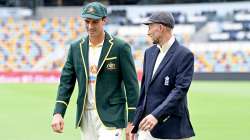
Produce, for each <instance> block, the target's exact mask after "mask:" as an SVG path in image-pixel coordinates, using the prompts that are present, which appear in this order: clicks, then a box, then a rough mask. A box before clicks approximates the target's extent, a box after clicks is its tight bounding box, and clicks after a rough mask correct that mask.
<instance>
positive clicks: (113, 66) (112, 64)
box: [106, 62, 116, 70]
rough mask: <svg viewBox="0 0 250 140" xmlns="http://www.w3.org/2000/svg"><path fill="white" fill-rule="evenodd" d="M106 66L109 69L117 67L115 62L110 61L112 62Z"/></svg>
mask: <svg viewBox="0 0 250 140" xmlns="http://www.w3.org/2000/svg"><path fill="white" fill-rule="evenodd" d="M106 68H107V69H108V70H114V69H116V65H115V63H112V62H110V63H108V64H107V67H106Z"/></svg>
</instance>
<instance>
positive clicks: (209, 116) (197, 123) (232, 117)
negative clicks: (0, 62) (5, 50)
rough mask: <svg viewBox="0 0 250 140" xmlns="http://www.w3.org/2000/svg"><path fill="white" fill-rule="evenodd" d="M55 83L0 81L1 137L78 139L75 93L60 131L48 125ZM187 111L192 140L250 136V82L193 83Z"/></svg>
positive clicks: (6, 139) (11, 139)
mask: <svg viewBox="0 0 250 140" xmlns="http://www.w3.org/2000/svg"><path fill="white" fill-rule="evenodd" d="M56 90H57V85H56V84H0V140H79V139H80V133H79V131H80V130H79V129H74V123H75V122H74V121H75V105H76V99H75V97H76V94H74V96H73V98H72V100H71V103H70V105H69V108H68V110H67V112H66V117H65V130H64V133H63V134H55V133H53V132H52V130H51V128H50V123H51V118H52V112H53V108H54V103H55V97H56ZM188 98H189V110H190V115H191V121H192V123H193V126H194V129H195V132H196V137H195V140H236V139H237V140H246V139H250V135H249V132H250V131H249V130H250V82H225V81H223V82H214V81H213V82H207V81H206V82H202V81H195V82H193V83H192V86H191V89H190V92H189V94H188Z"/></svg>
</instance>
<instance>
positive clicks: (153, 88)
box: [132, 40, 195, 139]
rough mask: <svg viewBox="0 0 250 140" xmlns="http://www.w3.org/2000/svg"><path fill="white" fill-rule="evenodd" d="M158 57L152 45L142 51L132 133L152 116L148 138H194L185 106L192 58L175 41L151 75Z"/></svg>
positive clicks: (186, 50)
mask: <svg viewBox="0 0 250 140" xmlns="http://www.w3.org/2000/svg"><path fill="white" fill-rule="evenodd" d="M158 54H159V48H157V47H156V45H154V46H152V47H150V48H149V49H147V50H146V51H145V54H144V64H143V76H142V81H141V94H140V99H139V102H138V105H137V109H136V113H135V117H134V121H133V125H134V126H135V127H134V129H133V130H132V133H136V132H137V130H138V126H139V123H140V121H141V120H142V119H143V118H144V117H145V116H147V115H148V114H152V115H153V116H154V117H156V118H157V120H158V123H157V125H156V126H155V127H154V128H153V129H152V130H151V135H152V136H153V137H155V138H160V139H181V138H188V137H192V136H194V135H195V134H194V130H193V127H192V125H191V122H190V118H189V111H188V107H187V92H188V89H189V86H190V84H191V81H192V77H193V72H194V56H193V53H192V52H191V51H190V50H188V49H187V48H185V47H183V46H181V45H179V43H178V42H177V40H175V42H174V44H173V45H172V46H171V47H170V48H169V50H168V52H167V54H166V55H165V56H164V58H163V60H162V62H161V63H160V65H159V67H158V69H157V70H156V72H155V74H154V76H153V77H152V73H153V69H154V65H155V62H156V59H157V56H158Z"/></svg>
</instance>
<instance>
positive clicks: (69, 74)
mask: <svg viewBox="0 0 250 140" xmlns="http://www.w3.org/2000/svg"><path fill="white" fill-rule="evenodd" d="M75 81H76V75H75V70H74V66H73V54H72V47H70V49H69V52H68V57H67V60H66V62H65V65H64V67H63V70H62V73H61V78H60V85H59V88H58V92H57V98H56V104H55V109H54V113H53V119H52V123H51V127H52V129H53V130H54V131H55V132H58V133H62V132H63V127H64V121H63V117H64V115H65V112H66V109H67V106H68V103H69V100H70V97H71V95H72V92H73V90H74V86H75Z"/></svg>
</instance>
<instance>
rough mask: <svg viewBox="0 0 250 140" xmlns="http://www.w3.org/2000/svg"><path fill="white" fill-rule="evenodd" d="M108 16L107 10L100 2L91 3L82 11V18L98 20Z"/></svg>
mask: <svg viewBox="0 0 250 140" xmlns="http://www.w3.org/2000/svg"><path fill="white" fill-rule="evenodd" d="M106 16H107V8H106V7H105V6H104V5H103V4H101V3H99V2H91V3H89V4H87V5H86V6H84V7H83V9H82V18H90V19H95V20H98V19H101V18H103V17H106Z"/></svg>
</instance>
